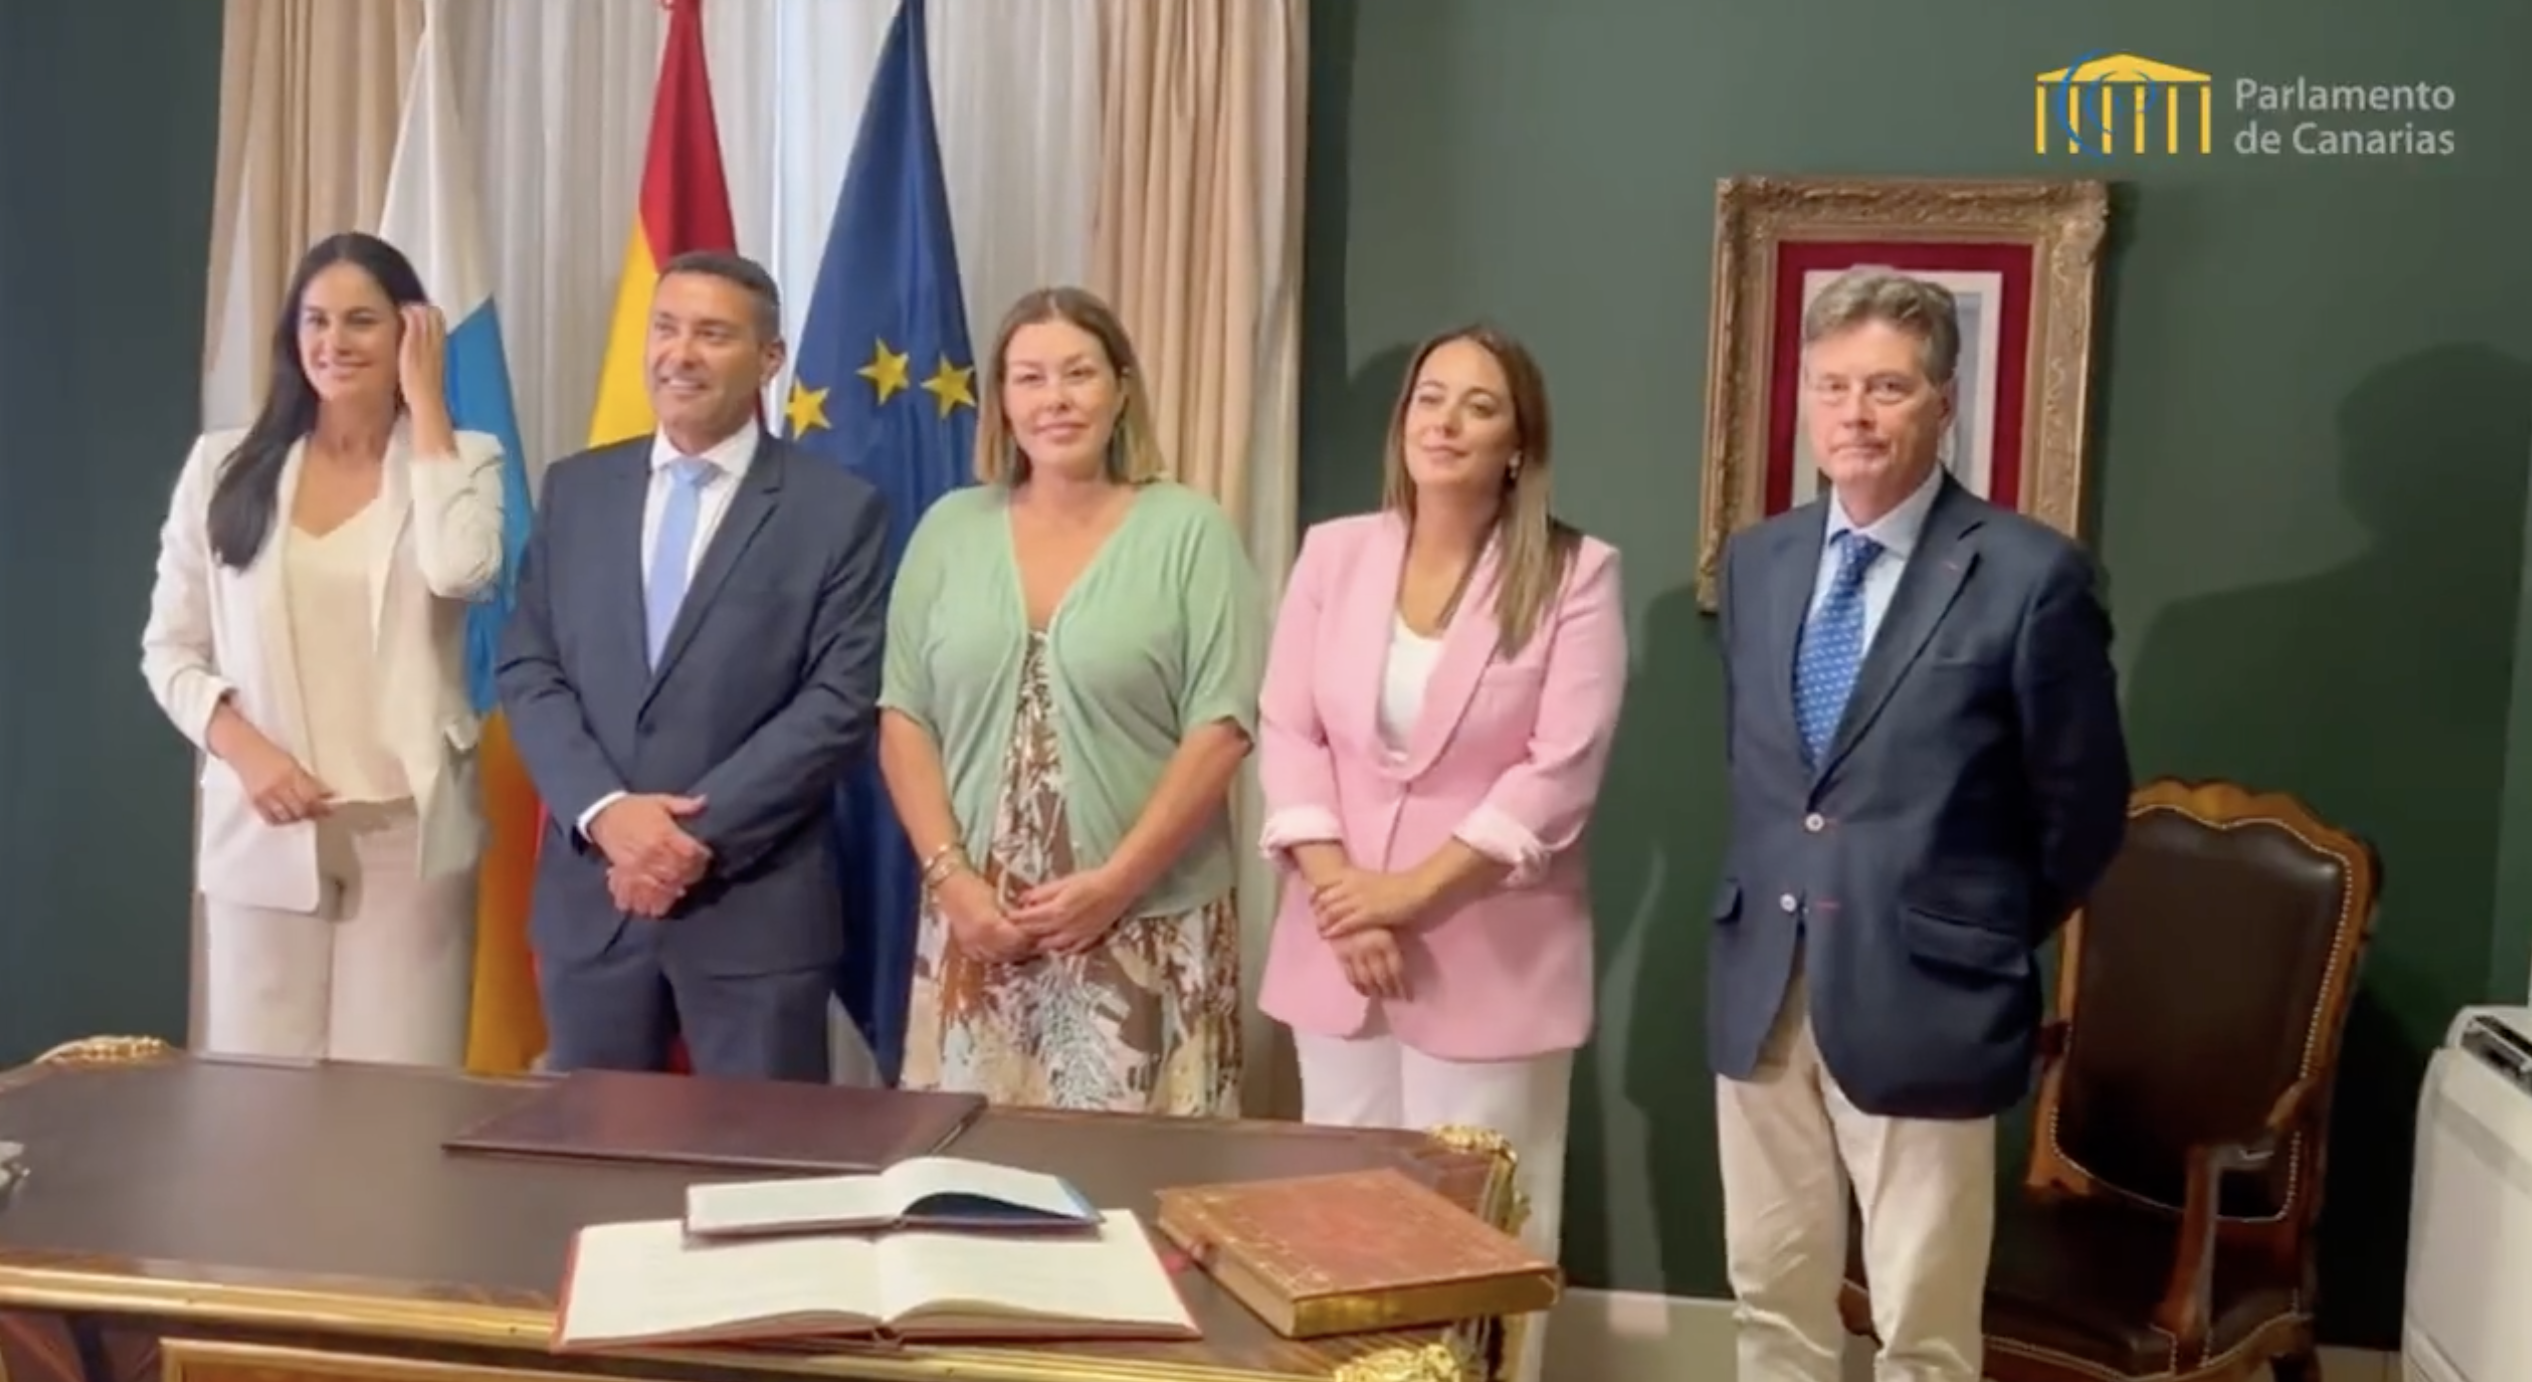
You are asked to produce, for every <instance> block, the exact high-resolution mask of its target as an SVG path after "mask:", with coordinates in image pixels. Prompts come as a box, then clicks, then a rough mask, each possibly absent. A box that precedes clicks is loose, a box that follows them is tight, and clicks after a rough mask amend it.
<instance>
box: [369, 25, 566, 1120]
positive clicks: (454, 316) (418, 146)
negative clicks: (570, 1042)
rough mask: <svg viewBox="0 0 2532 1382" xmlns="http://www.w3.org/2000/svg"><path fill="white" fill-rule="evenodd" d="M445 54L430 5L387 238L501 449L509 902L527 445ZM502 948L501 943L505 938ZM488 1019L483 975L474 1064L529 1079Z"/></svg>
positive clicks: (480, 702) (497, 748) (500, 758)
mask: <svg viewBox="0 0 2532 1382" xmlns="http://www.w3.org/2000/svg"><path fill="white" fill-rule="evenodd" d="M448 46H449V37H448V14H447V4H446V0H429V4H428V5H427V6H426V7H425V9H424V10H423V19H422V44H421V49H420V51H419V52H418V53H417V54H416V55H415V57H414V63H413V77H412V81H411V83H410V84H409V85H408V86H407V88H406V92H405V100H404V120H403V124H402V126H401V127H400V128H399V129H398V131H397V133H396V152H395V158H394V161H393V162H392V163H390V164H389V165H388V172H387V200H386V209H385V211H384V212H383V213H382V214H381V215H380V217H379V223H378V233H379V235H380V236H381V237H382V238H383V239H385V240H387V241H389V242H390V243H392V244H394V245H395V246H396V247H397V248H398V249H401V250H403V251H404V252H405V254H406V255H407V256H408V257H410V258H411V259H412V260H413V265H414V268H415V270H416V271H417V272H419V273H420V274H421V276H422V282H423V285H424V286H425V287H427V288H428V289H429V290H430V293H431V297H432V300H433V301H434V302H436V303H438V304H439V307H440V311H441V313H442V314H443V315H445V316H446V317H447V318H448V411H449V419H450V421H452V422H454V423H455V424H456V425H457V426H458V427H460V428H462V429H464V430H466V431H470V432H482V433H485V434H487V435H489V436H491V437H493V438H495V439H496V440H498V441H499V442H500V443H501V458H502V459H501V523H502V534H501V537H502V544H501V545H502V565H501V582H500V585H499V587H498V589H497V590H496V592H495V594H494V596H493V598H492V599H490V600H486V601H482V602H480V603H478V604H476V605H475V606H474V607H473V608H471V609H469V610H468V611H467V612H466V687H467V691H468V693H469V694H470V695H471V696H472V698H473V701H474V705H475V709H476V711H477V713H479V714H481V715H483V716H484V717H485V718H484V730H483V739H482V742H481V743H480V744H479V745H478V746H477V750H476V758H477V763H478V765H479V767H480V769H481V771H480V774H479V776H480V778H481V780H482V783H483V794H484V800H483V809H484V817H485V831H486V835H487V837H488V839H487V845H486V850H485V858H484V863H483V871H482V877H483V888H484V890H485V892H486V895H488V896H491V897H494V898H501V897H504V896H506V895H507V894H508V893H510V892H511V891H513V890H515V891H516V892H518V893H520V894H521V895H524V893H525V891H526V873H527V869H528V868H529V867H530V866H531V865H532V863H533V860H534V848H535V846H534V841H535V836H536V827H537V813H538V808H537V801H536V789H535V788H534V787H533V786H532V785H531V784H530V783H529V781H528V775H527V768H526V765H524V764H522V763H521V762H520V761H519V755H518V751H517V750H516V749H515V748H514V747H512V745H511V742H510V735H509V728H508V726H507V725H506V724H505V723H504V721H503V719H502V716H501V713H500V710H499V709H498V707H497V706H496V704H495V699H494V691H493V681H492V669H493V661H494V658H495V656H496V655H497V652H498V649H499V647H500V643H501V626H502V624H503V623H504V622H505V621H506V620H508V618H509V617H510V610H511V607H512V606H513V604H514V603H515V596H516V595H517V591H518V580H519V560H520V554H521V553H522V552H524V551H525V550H526V548H527V539H528V526H529V522H530V508H531V506H532V504H533V499H532V496H531V492H530V490H529V487H528V475H527V457H526V453H525V449H524V448H522V447H521V446H520V445H519V424H518V414H517V412H516V410H515V409H514V408H513V407H512V404H511V398H510V365H509V361H508V359H507V357H506V356H505V355H504V353H503V351H502V347H501V314H500V313H499V312H498V311H497V310H495V308H494V306H493V298H492V261H491V258H490V256H489V255H488V254H487V253H486V252H485V249H484V239H483V211H482V208H481V204H480V203H479V202H478V201H477V200H476V194H475V170H474V167H473V163H472V160H471V159H470V158H469V157H468V154H467V143H466V134H465V130H464V129H463V127H462V126H461V125H460V123H459V115H458V103H457V85H456V74H455V70H454V67H453V65H452V64H451V62H450V59H449V52H448ZM522 850H524V855H523V856H522ZM519 910H520V912H521V916H520V918H519V921H518V925H517V927H516V928H515V929H516V930H517V931H518V933H519V937H518V942H517V943H519V944H522V945H523V944H524V943H525V942H524V935H525V925H526V923H525V915H524V910H525V909H524V906H522V907H521V908H520V909H519ZM493 943H494V944H495V945H496V946H497V945H498V944H499V943H500V933H499V932H498V931H497V930H496V932H495V934H494V941H493ZM505 999H506V1002H505ZM522 1002H524V1003H525V1004H526V1005H527V1007H528V1009H529V1013H530V1020H531V1021H533V1015H534V1003H535V994H534V989H533V987H532V986H529V987H527V988H526V990H525V992H524V993H523V994H508V995H505V994H501V993H496V994H494V995H492V1002H491V1003H490V1005H489V1011H490V1012H493V1013H498V1012H500V1011H501V1010H503V1008H504V1007H506V1006H516V1005H518V1004H520V1003H522ZM487 1011H488V1005H487V1003H486V994H485V993H484V991H483V984H482V974H481V972H480V967H479V969H478V973H477V975H476V988H475V1012H474V1014H473V1025H474V1028H475V1035H474V1037H473V1039H472V1040H471V1042H470V1049H469V1052H468V1064H469V1065H470V1066H471V1067H472V1068H474V1069H477V1070H489V1071H493V1072H498V1073H511V1072H515V1071H518V1070H522V1069H525V1068H526V1066H527V1062H528V1059H529V1058H530V1057H532V1056H534V1055H535V1054H536V1050H537V1044H538V1043H539V1041H540V1039H541V1036H542V1033H541V1032H538V1033H537V1034H535V1035H534V1036H531V1037H529V1038H528V1040H527V1042H526V1043H524V1044H523V1045H524V1049H516V1048H504V1047H501V1046H499V1045H498V1044H496V1047H495V1049H493V1050H490V1051H487V1050H486V1047H485V1043H484V1041H483V1039H482V1035H481V1029H482V1025H483V1022H484V1019H485V1017H486V1016H487Z"/></svg>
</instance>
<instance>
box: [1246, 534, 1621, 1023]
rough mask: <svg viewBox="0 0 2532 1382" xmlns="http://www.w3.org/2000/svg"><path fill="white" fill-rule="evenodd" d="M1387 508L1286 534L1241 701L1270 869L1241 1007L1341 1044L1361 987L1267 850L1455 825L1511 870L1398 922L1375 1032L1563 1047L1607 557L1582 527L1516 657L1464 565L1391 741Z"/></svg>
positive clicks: (1615, 691) (1580, 984) (1594, 787)
mask: <svg viewBox="0 0 2532 1382" xmlns="http://www.w3.org/2000/svg"><path fill="white" fill-rule="evenodd" d="M1406 538H1407V529H1406V521H1405V519H1404V518H1402V517H1400V516H1398V515H1395V514H1390V513H1378V514H1368V515H1362V516H1358V517H1353V518H1341V519H1337V520H1335V521H1333V522H1329V523H1322V524H1320V525H1318V526H1317V527H1314V528H1312V529H1311V530H1310V531H1309V532H1308V533H1307V534H1306V535H1304V537H1303V539H1302V546H1301V557H1300V560H1299V561H1298V563H1296V565H1295V566H1294V568H1293V572H1292V578H1291V580H1290V582H1289V583H1288V585H1287V587H1286V590H1285V593H1284V598H1283V605H1282V608H1281V610H1280V611H1279V612H1278V614H1277V616H1276V622H1275V641H1274V647H1273V649H1272V651H1271V653H1270V654H1269V656H1268V661H1267V667H1266V682H1265V686H1264V689H1263V692H1262V694H1261V697H1260V703H1259V735H1258V777H1259V780H1260V784H1261V786H1262V787H1263V790H1264V794H1265V804H1266V820H1265V825H1264V828H1263V830H1262V831H1261V835H1260V840H1259V843H1260V846H1261V847H1262V848H1263V849H1264V850H1265V852H1266V855H1267V857H1268V858H1270V859H1274V860H1276V861H1278V862H1279V863H1281V864H1282V865H1283V868H1282V870H1281V876H1282V878H1283V880H1284V887H1283V890H1282V902H1281V906H1280V908H1279V909H1278V911H1277V913H1276V917H1275V929H1274V934H1273V937H1272V939H1271V941H1270V942H1269V944H1268V948H1267V954H1266V973H1265V978H1264V982H1263V985H1262V988H1261V991H1260V993H1259V1006H1260V1007H1262V1008H1263V1009H1264V1010H1265V1011H1266V1013H1267V1014H1268V1015H1269V1016H1271V1017H1274V1018H1276V1019H1277V1020H1279V1021H1282V1022H1285V1023H1287V1024H1289V1025H1291V1026H1293V1027H1295V1028H1297V1029H1299V1030H1302V1031H1306V1032H1314V1033H1319V1034H1322V1035H1328V1036H1348V1035H1352V1034H1354V1033H1356V1032H1358V1031H1360V1030H1362V1028H1363V1025H1364V1023H1365V1020H1366V1019H1367V1018H1368V1017H1369V1016H1370V1015H1371V1013H1370V1007H1371V1002H1372V1000H1370V999H1368V998H1366V997H1364V996H1363V995H1362V994H1359V993H1357V992H1355V991H1354V988H1353V985H1351V984H1349V983H1347V982H1346V979H1345V971H1344V969H1343V967H1342V966H1341V965H1339V963H1338V962H1337V959H1336V953H1335V951H1334V950H1333V949H1332V948H1331V947H1330V946H1329V945H1328V943H1327V942H1326V941H1324V940H1322V939H1320V937H1319V933H1318V928H1317V925H1316V924H1315V922H1314V921H1313V919H1312V916H1311V912H1310V894H1309V890H1308V889H1307V888H1306V887H1304V886H1302V884H1301V883H1300V881H1299V878H1298V876H1297V875H1296V874H1295V873H1294V871H1293V869H1292V866H1291V863H1290V860H1289V858H1288V856H1287V855H1286V853H1285V851H1287V850H1289V849H1291V848H1292V847H1293V846H1294V845H1297V844H1304V843H1310V842H1317V841H1336V842H1340V843H1342V844H1343V845H1344V847H1345V852H1346V854H1347V856H1348V857H1350V858H1351V859H1352V860H1353V861H1354V864H1355V866H1356V867H1358V868H1369V869H1388V870H1405V869H1411V868H1414V867H1415V866H1416V865H1418V864H1420V863H1422V862H1423V861H1424V860H1425V859H1427V858H1429V857H1430V856H1431V855H1432V853H1433V851H1435V850H1436V849H1439V848H1440V847H1441V846H1442V845H1443V844H1444V843H1446V842H1447V841H1449V840H1450V839H1451V838H1452V837H1453V836H1457V837H1458V838H1459V839H1460V840H1461V841H1462V842H1463V843H1465V844H1466V845H1468V846H1469V847H1470V848H1472V849H1475V850H1477V851H1478V852H1480V853H1482V854H1485V855H1487V856H1488V857H1490V858H1493V859H1496V860H1499V861H1501V862H1502V863H1504V864H1506V865H1507V866H1509V868H1510V870H1511V871H1510V873H1509V874H1508V875H1507V876H1506V877H1505V880H1504V882H1503V884H1502V885H1501V886H1499V887H1498V888H1496V889H1495V890H1494V891H1493V892H1491V893H1489V894H1487V895H1484V896H1480V897H1477V898H1474V899H1472V900H1470V901H1468V902H1466V903H1464V904H1462V905H1461V906H1460V907H1458V908H1457V909H1456V910H1454V911H1450V912H1447V913H1445V914H1442V915H1438V916H1433V917H1428V918H1426V919H1425V920H1424V921H1423V922H1422V923H1420V924H1418V925H1417V926H1415V927H1413V928H1412V929H1411V930H1409V931H1408V932H1406V933H1403V934H1402V935H1401V936H1400V939H1401V940H1402V941H1403V942H1404V944H1403V945H1402V947H1401V949H1402V950H1403V952H1404V955H1405V959H1406V965H1407V988H1408V993H1409V996H1408V997H1407V998H1406V999H1404V1000H1398V1001H1386V1000H1384V1002H1383V1004H1382V1014H1381V1015H1382V1016H1383V1017H1384V1018H1385V1019H1386V1022H1387V1026H1388V1030H1389V1031H1390V1032H1391V1033H1392V1034H1393V1035H1395V1036H1396V1037H1397V1038H1398V1039H1399V1040H1400V1041H1402V1042H1404V1043H1406V1044H1407V1045H1408V1046H1410V1047H1412V1048H1414V1049H1415V1050H1418V1051H1421V1052H1423V1053H1425V1054H1427V1055H1431V1056H1436V1057H1440V1058H1442V1059H1445V1060H1468V1061H1477V1060H1510V1059H1518V1058H1523V1057H1528V1056H1535V1055H1542V1054H1546V1053H1548V1052H1552V1051H1567V1050H1572V1049H1573V1048H1575V1047H1577V1046H1580V1045H1581V1044H1582V1043H1583V1041H1584V1040H1585V1039H1586V1038H1587V1037H1588V1036H1589V1035H1590V1032H1591V1020H1592V944H1591V902H1590V898H1589V896H1588V893H1587V891H1586V888H1585V886H1584V867H1583V858H1582V853H1581V851H1579V850H1577V849H1575V848H1574V846H1575V844H1576V843H1578V842H1579V841H1580V840H1581V839H1582V836H1583V828H1584V826H1585V824H1587V823H1588V822H1589V820H1590V818H1591V808H1592V803H1593V801H1594V799H1595V798H1596V797H1597V796H1598V795H1599V791H1600V779H1601V774H1602V771H1603V769H1604V768H1605V767H1606V765H1607V762H1608V754H1609V737H1610V733H1611V731H1612V730H1614V729H1615V727H1616V725H1617V719H1618V705H1619V701H1620V698H1621V696H1622V694H1623V692H1624V689H1625V685H1626V674H1627V643H1626V621H1625V616H1624V613H1623V612H1622V610H1621V609H1620V607H1619V600H1618V554H1617V552H1616V550H1615V549H1613V548H1611V547H1610V546H1609V545H1608V544H1606V543H1602V542H1597V541H1593V540H1591V539H1588V538H1586V539H1584V540H1583V543H1582V546H1581V550H1580V551H1579V552H1577V553H1576V554H1575V559H1574V561H1573V563H1572V565H1571V567H1570V568H1569V570H1568V571H1567V574H1566V580H1565V585H1564V588H1563V589H1562V591H1560V592H1559V595H1558V598H1557V600H1556V602H1555V604H1554V605H1553V606H1551V608H1550V610H1549V612H1548V617H1547V618H1545V619H1544V620H1543V621H1541V623H1540V625H1539V628H1538V631H1537V632H1536V633H1534V634H1532V635H1531V637H1530V641H1529V644H1528V646H1526V647H1524V648H1523V649H1522V650H1521V652H1520V654H1519V655H1518V656H1517V657H1513V658H1511V659H1509V660H1506V659H1505V658H1504V657H1503V656H1502V655H1501V653H1499V652H1498V651H1497V649H1496V647H1495V641H1496V626H1495V620H1494V602H1493V598H1492V582H1493V576H1494V571H1495V564H1496V563H1495V554H1494V551H1493V549H1492V548H1491V547H1489V548H1488V550H1487V552H1486V554H1485V555H1484V556H1483V557H1481V558H1480V560H1479V564H1478V568H1477V571H1476V573H1475V575H1474V577H1473V578H1472V579H1471V581H1470V583H1469V594H1468V597H1467V598H1466V599H1464V600H1463V601H1462V602H1461V606H1460V609H1459V612H1458V614H1457V615H1456V617H1454V618H1453V620H1452V622H1451V625H1450V627H1449V628H1448V629H1447V630H1445V631H1444V634H1443V641H1442V650H1441V653H1440V655H1439V659H1438V661H1437V662H1436V663H1435V665H1434V668H1433V674H1432V679H1431V680H1430V682H1429V683H1428V684H1427V687H1426V690H1425V696H1424V704H1423V708H1422V710H1421V712H1420V714H1419V716H1418V718H1417V719H1416V721H1415V724H1414V729H1413V732H1412V733H1411V734H1410V735H1409V736H1408V738H1407V742H1406V744H1405V746H1404V748H1403V751H1402V752H1395V753H1393V752H1392V751H1391V750H1390V749H1389V748H1388V747H1387V745H1386V743H1385V742H1384V741H1383V739H1382V738H1381V735H1380V730H1379V723H1378V721H1379V703H1380V692H1381V682H1382V677H1383V672H1384V668H1385V667H1386V664H1387V661H1388V650H1389V643H1390V637H1391V633H1392V630H1393V629H1394V627H1395V623H1396V610H1397V591H1398V573H1399V569H1400V567H1401V565H1402V564H1403V563H1404V561H1405V558H1406V546H1407V543H1406Z"/></svg>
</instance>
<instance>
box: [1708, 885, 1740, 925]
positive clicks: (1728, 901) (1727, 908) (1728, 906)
mask: <svg viewBox="0 0 2532 1382" xmlns="http://www.w3.org/2000/svg"><path fill="white" fill-rule="evenodd" d="M1707 914H1708V915H1709V916H1710V917H1712V918H1713V919H1714V920H1716V921H1738V920H1740V919H1741V885H1740V884H1739V883H1738V882H1737V881H1735V880H1733V879H1730V878H1726V879H1724V880H1723V881H1722V882H1720V883H1717V884H1715V885H1714V901H1713V903H1712V904H1710V906H1709V907H1708V908H1707Z"/></svg>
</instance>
